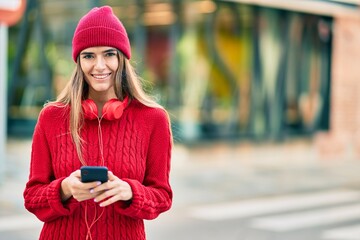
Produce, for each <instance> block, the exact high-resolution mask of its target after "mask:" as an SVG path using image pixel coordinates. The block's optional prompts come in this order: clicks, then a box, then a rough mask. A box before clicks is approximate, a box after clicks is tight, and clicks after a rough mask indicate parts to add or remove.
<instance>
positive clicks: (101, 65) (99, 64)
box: [95, 56, 106, 71]
mask: <svg viewBox="0 0 360 240" xmlns="http://www.w3.org/2000/svg"><path fill="white" fill-rule="evenodd" d="M105 67H106V64H105V59H104V58H103V57H102V56H98V57H97V58H96V62H95V70H98V71H101V70H104V69H105Z"/></svg>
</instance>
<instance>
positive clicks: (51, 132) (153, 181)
mask: <svg viewBox="0 0 360 240" xmlns="http://www.w3.org/2000/svg"><path fill="white" fill-rule="evenodd" d="M101 131H102V135H103V145H104V159H105V165H106V166H107V167H108V168H109V170H110V171H112V172H113V173H114V174H115V175H116V176H118V177H119V178H121V179H122V180H124V181H126V182H128V183H129V184H130V186H131V188H132V191H133V199H132V201H131V203H126V202H121V201H120V202H116V203H114V204H112V205H110V206H107V207H105V208H101V207H99V206H98V204H96V203H94V201H93V200H88V201H83V202H78V201H76V200H75V199H74V198H70V199H69V200H68V201H66V202H65V203H62V202H61V197H60V185H61V181H62V180H63V179H64V178H65V177H67V176H69V174H70V173H72V172H73V171H75V170H77V169H79V168H80V166H81V163H80V161H79V158H78V156H77V154H76V151H75V147H74V144H73V142H72V139H71V136H70V134H69V107H56V106H47V107H45V108H44V109H43V110H42V112H41V113H40V115H39V119H38V123H37V125H36V127H35V131H34V135H33V145H32V153H31V166H30V176H29V181H28V182H27V184H26V188H25V191H24V199H25V207H26V208H27V209H28V210H29V211H30V212H32V213H34V214H35V215H36V216H37V217H38V218H39V219H40V220H41V221H43V222H44V226H43V229H42V231H41V235H40V238H39V239H51V240H57V239H59V240H63V239H71V240H73V239H85V238H86V233H87V227H86V222H85V209H87V213H88V214H87V215H88V216H87V218H88V222H89V223H91V222H92V219H94V216H99V215H100V214H101V211H102V209H104V212H103V214H102V216H101V218H100V219H99V220H98V221H97V222H96V223H95V224H94V226H93V227H92V228H91V235H92V239H94V240H95V239H96V240H99V239H122V240H132V239H134V240H135V239H136V240H141V239H145V231H144V223H143V219H154V218H156V217H157V216H158V215H159V214H160V213H162V212H164V211H166V210H168V209H169V208H170V206H171V202H172V190H171V187H170V184H169V172H170V158H171V145H172V141H171V133H170V125H169V119H168V116H167V114H166V112H165V111H164V110H163V109H158V108H149V107H146V106H144V105H143V104H141V103H140V102H138V101H136V100H134V101H132V102H131V103H130V105H129V106H128V107H127V108H126V109H125V110H124V113H123V115H122V117H121V118H120V119H119V120H112V121H108V120H105V119H103V120H101ZM82 138H83V139H84V140H85V143H84V146H83V153H84V159H85V160H86V162H87V164H88V165H101V155H100V148H99V141H98V120H86V121H85V124H84V126H83V131H82Z"/></svg>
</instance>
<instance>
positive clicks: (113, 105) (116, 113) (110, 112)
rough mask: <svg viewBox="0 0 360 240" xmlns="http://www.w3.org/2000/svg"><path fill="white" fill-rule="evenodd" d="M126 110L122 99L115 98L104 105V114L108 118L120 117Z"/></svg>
mask: <svg viewBox="0 0 360 240" xmlns="http://www.w3.org/2000/svg"><path fill="white" fill-rule="evenodd" d="M123 112H124V104H123V102H121V101H120V100H118V99H116V98H113V99H110V100H109V101H107V102H106V103H105V105H104V107H103V116H104V118H106V119H107V120H116V119H120V117H121V115H122V114H123Z"/></svg>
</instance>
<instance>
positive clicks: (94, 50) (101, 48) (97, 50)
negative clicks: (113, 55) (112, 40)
mask: <svg viewBox="0 0 360 240" xmlns="http://www.w3.org/2000/svg"><path fill="white" fill-rule="evenodd" d="M111 50H113V51H116V48H113V47H108V46H99V47H89V48H85V49H84V50H82V51H81V53H82V52H87V53H89V52H91V53H102V52H106V51H111Z"/></svg>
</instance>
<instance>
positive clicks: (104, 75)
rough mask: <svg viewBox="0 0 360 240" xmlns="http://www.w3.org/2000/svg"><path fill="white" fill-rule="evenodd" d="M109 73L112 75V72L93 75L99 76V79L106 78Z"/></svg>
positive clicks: (94, 75)
mask: <svg viewBox="0 0 360 240" xmlns="http://www.w3.org/2000/svg"><path fill="white" fill-rule="evenodd" d="M109 75H110V73H108V74H93V77H94V78H97V79H104V78H106V77H107V76H109Z"/></svg>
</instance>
